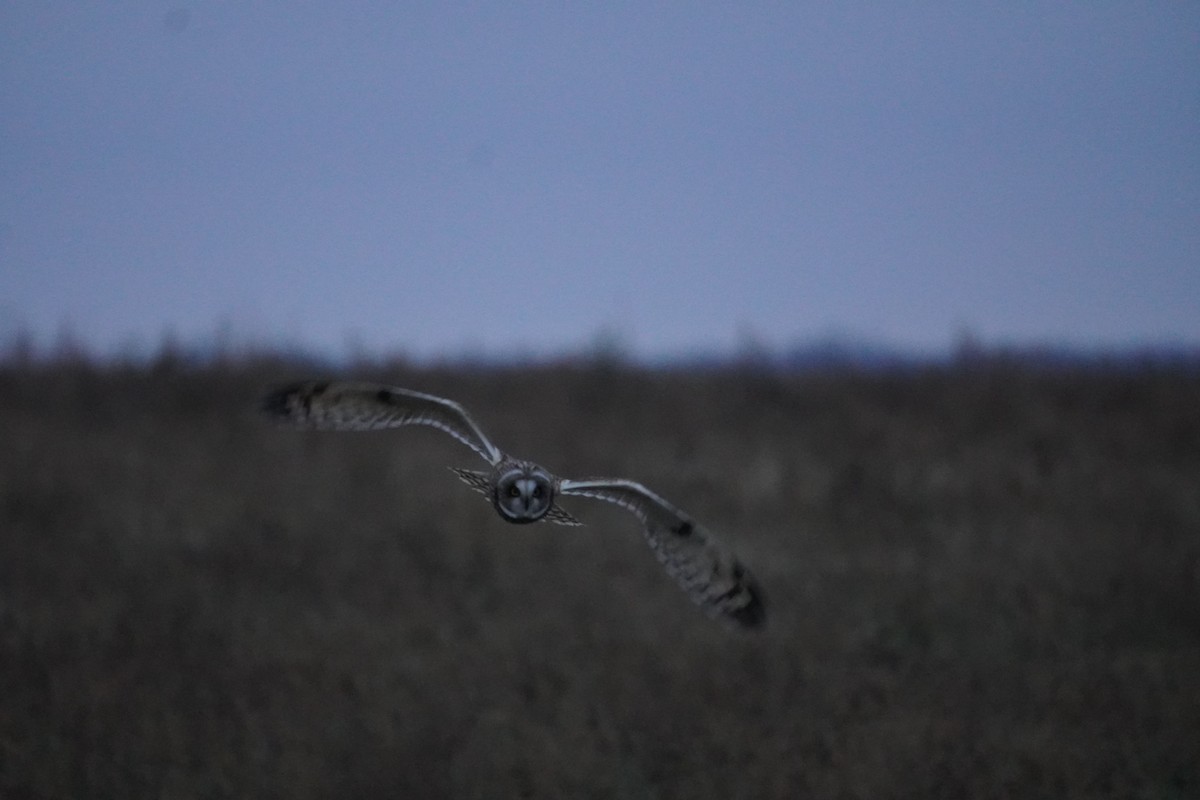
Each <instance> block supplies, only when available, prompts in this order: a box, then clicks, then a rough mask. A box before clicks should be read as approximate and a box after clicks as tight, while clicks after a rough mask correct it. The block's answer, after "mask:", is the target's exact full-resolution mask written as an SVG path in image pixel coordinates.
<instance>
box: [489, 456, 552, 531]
mask: <svg viewBox="0 0 1200 800" xmlns="http://www.w3.org/2000/svg"><path fill="white" fill-rule="evenodd" d="M495 486H496V489H495V494H494V495H493V497H492V502H493V504H494V505H495V506H496V510H497V511H499V512H500V516H502V517H504V519H505V520H506V521H508V522H515V523H526V522H537V521H538V520H539V519H541V518H542V517H544V516H546V514H547V513H548V512H549V511H550V507H551V506H552V505H553V504H554V480H553V479H552V478H551V477H550V475H549V474H548V473H547V472H546V471H545V470H544V469H542V468H541V467H539V466H536V465H533V464H526V465H521V466H518V467H513V468H512V469H510V470H508V471H507V472H505V473H504V474H502V475H501V476H500V477H499V479H497V480H496V484H495Z"/></svg>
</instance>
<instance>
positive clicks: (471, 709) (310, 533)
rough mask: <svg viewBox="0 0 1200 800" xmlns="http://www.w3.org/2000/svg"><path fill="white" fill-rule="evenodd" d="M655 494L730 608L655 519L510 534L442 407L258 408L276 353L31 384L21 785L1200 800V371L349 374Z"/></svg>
mask: <svg viewBox="0 0 1200 800" xmlns="http://www.w3.org/2000/svg"><path fill="white" fill-rule="evenodd" d="M345 373H353V374H355V375H356V376H358V377H363V378H370V379H379V380H384V381H387V382H389V383H393V384H396V385H402V386H408V387H411V388H417V389H420V390H423V391H427V392H432V393H437V394H443V395H446V396H449V397H453V398H455V399H458V400H460V401H461V402H462V403H464V404H465V405H466V406H467V407H468V408H470V409H471V410H472V411H473V413H474V414H475V415H476V417H477V418H478V419H479V420H480V422H481V424H482V425H483V426H484V428H485V429H486V430H487V431H488V432H489V434H491V435H492V436H493V437H494V438H495V440H496V441H497V442H498V443H499V444H500V445H501V446H502V447H505V448H507V449H509V450H511V451H512V452H513V453H514V454H516V455H519V456H523V457H528V458H532V459H535V460H538V461H540V462H542V463H544V464H545V465H546V466H548V467H550V468H551V469H554V470H558V471H560V472H561V473H562V474H566V475H575V476H585V475H598V474H599V475H605V474H606V475H614V476H628V477H631V478H635V479H638V480H641V481H643V482H645V483H647V484H648V485H650V486H651V487H653V488H654V489H655V490H656V491H658V492H660V493H661V494H663V495H664V496H666V497H667V498H670V499H671V500H673V501H675V502H676V503H677V504H679V505H681V506H682V507H684V508H685V509H687V510H689V511H690V512H691V513H692V514H694V515H695V516H697V517H699V518H700V519H702V520H703V521H704V522H705V523H706V524H707V525H709V526H710V527H711V528H713V529H714V530H716V531H718V532H719V533H721V534H723V536H724V539H725V540H726V541H727V543H729V544H730V545H731V546H732V547H733V548H734V549H735V550H736V551H737V552H738V553H739V554H740V555H741V556H742V558H743V559H744V560H745V561H746V562H747V563H748V564H749V565H750V566H751V568H752V569H753V570H754V571H755V572H756V573H757V574H758V575H759V577H760V579H761V581H762V583H763V584H764V586H765V588H766V590H767V596H768V601H769V604H770V605H769V608H768V625H767V628H766V629H765V631H764V632H762V633H761V634H758V635H746V634H738V633H734V632H731V631H729V630H727V629H725V628H723V627H721V626H719V625H715V624H713V623H711V622H710V621H708V620H707V619H706V618H704V617H703V616H702V615H701V614H700V613H699V612H698V611H697V610H696V609H694V608H693V607H692V606H691V604H690V603H689V602H688V601H687V599H686V598H685V597H684V595H683V594H682V593H681V592H680V591H679V590H678V589H677V588H676V586H675V585H674V584H673V583H672V582H671V581H670V580H669V579H668V578H667V577H666V576H665V575H664V574H663V573H662V571H661V569H660V568H659V567H658V565H657V563H656V562H655V560H654V559H653V558H652V557H651V556H650V554H649V552H648V551H647V549H646V546H645V544H644V542H642V541H641V538H640V536H639V534H638V532H637V528H636V524H635V521H634V520H633V519H632V518H629V517H628V516H627V515H626V514H624V513H623V512H621V511H620V510H619V509H610V508H608V507H607V506H603V505H600V504H588V503H587V502H586V501H584V502H581V503H574V504H571V506H570V509H571V511H572V512H573V513H576V514H577V515H578V516H580V517H581V518H583V519H584V520H585V521H586V522H587V523H588V524H587V526H586V527H583V528H579V529H564V528H559V527H555V526H550V525H538V526H530V527H515V526H507V525H505V524H504V523H502V522H501V521H500V520H499V519H498V518H497V517H496V516H495V514H494V512H493V511H492V510H491V509H490V508H489V507H488V505H487V504H486V503H484V502H481V501H480V499H479V498H478V497H477V496H476V495H475V494H473V493H472V492H471V491H470V489H469V488H467V487H465V486H463V485H462V484H461V483H459V482H458V481H457V480H455V479H454V477H453V476H452V475H451V474H450V473H449V472H448V471H447V470H446V469H445V466H446V465H449V464H465V465H471V463H472V460H473V459H474V456H473V455H472V454H471V453H470V452H469V451H467V450H466V449H465V448H463V447H461V446H459V445H458V444H457V443H455V442H454V441H452V440H450V439H449V438H448V437H445V436H442V435H440V434H438V433H437V432H435V431H428V430H402V431H394V432H383V433H376V434H321V433H307V432H297V431H292V430H286V429H277V428H274V427H272V426H270V425H267V424H264V423H263V422H262V420H260V419H258V418H257V416H256V414H255V413H254V409H255V404H256V402H257V399H258V397H259V395H260V394H261V393H262V392H263V390H264V389H265V388H266V387H268V386H269V385H271V384H274V383H277V382H281V381H284V380H290V379H295V378H305V377H318V376H317V375H314V374H312V365H305V364H302V363H295V362H292V363H289V362H284V361H278V360H271V359H266V358H258V359H251V360H242V361H217V362H214V363H209V364H207V365H200V366H197V365H195V364H191V363H190V362H189V361H188V359H186V358H183V357H178V356H176V357H170V354H164V355H162V356H160V357H159V358H157V359H155V360H153V361H152V362H151V363H149V364H145V365H140V366H139V365H125V366H122V365H119V364H118V365H109V366H96V365H94V364H91V363H89V362H88V361H87V359H86V358H59V359H57V360H54V361H53V362H50V363H46V362H38V361H36V360H33V359H28V358H26V359H20V358H14V359H11V360H10V361H9V363H8V364H7V366H3V367H0V697H2V698H3V700H2V702H0V796H2V797H5V798H80V797H158V798H175V797H180V798H182V797H188V798H192V797H224V796H246V797H288V798H308V797H329V796H343V797H363V796H387V797H406V798H418V797H460V798H472V797H644V798H668V797H689V798H691V797H723V798H763V797H802V796H806V797H837V798H860V797H861V798H882V797H976V798H989V797H994V798H999V797H1012V798H1034V797H1054V798H1066V797H1097V796H1115V797H1147V798H1150V797H1153V798H1173V797H1178V798H1182V797H1196V796H1200V692H1198V691H1197V679H1196V676H1197V675H1200V600H1198V599H1197V598H1198V589H1200V491H1197V487H1200V375H1198V374H1197V372H1196V371H1195V370H1191V371H1189V370H1181V369H1171V368H1155V367H1153V366H1150V367H1146V368H1141V369H1129V368H1120V369H1106V368H1103V366H1100V367H1092V368H1087V369H1072V368H1055V369H1046V368H1039V369H1030V368H1028V367H1026V366H1023V365H1022V364H1021V363H1020V361H1019V360H1016V359H1009V360H1005V359H999V360H995V361H989V362H983V363H974V362H972V363H966V362H963V363H959V364H957V365H951V366H941V367H928V368H906V369H891V370H879V371H863V372H855V371H845V370H837V369H824V370H816V371H806V372H796V373H788V372H777V371H770V370H764V369H759V368H757V366H756V362H753V361H751V360H748V361H747V362H746V363H745V364H743V365H741V366H740V367H732V368H727V369H708V370H694V371H681V370H675V371H671V370H662V371H653V370H646V369H635V368H632V367H629V366H628V365H625V364H623V363H621V361H620V360H619V359H613V358H610V359H603V360H602V361H601V363H598V364H594V365H592V366H572V365H569V364H563V365H557V366H546V367H541V368H527V369H522V370H516V369H499V368H488V369H473V370H471V369H466V368H458V369H450V368H442V369H436V368H425V369H420V370H418V369H415V368H412V367H409V366H406V365H404V364H402V363H396V364H387V365H382V364H380V365H374V366H368V367H360V368H356V369H350V370H346V371H345Z"/></svg>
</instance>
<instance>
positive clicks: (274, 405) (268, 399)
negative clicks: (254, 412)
mask: <svg viewBox="0 0 1200 800" xmlns="http://www.w3.org/2000/svg"><path fill="white" fill-rule="evenodd" d="M325 386H328V384H321V383H313V382H312V381H302V382H298V383H289V384H287V385H286V386H279V387H277V388H275V389H272V390H271V391H270V392H268V393H267V394H266V395H265V396H264V397H263V398H262V400H261V401H260V402H259V405H258V409H259V411H261V412H262V413H263V414H265V415H267V416H268V417H272V418H274V419H278V420H293V421H295V420H296V419H298V418H302V417H303V416H305V414H306V413H307V412H308V408H307V405H308V403H310V402H312V398H313V397H314V396H315V395H318V394H320V393H321V391H322V390H323V389H324V388H325ZM301 401H302V402H303V404H304V406H305V407H304V408H299V407H297V404H298V403H300V402H301Z"/></svg>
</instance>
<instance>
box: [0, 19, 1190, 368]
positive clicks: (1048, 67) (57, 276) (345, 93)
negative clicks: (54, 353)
mask: <svg viewBox="0 0 1200 800" xmlns="http://www.w3.org/2000/svg"><path fill="white" fill-rule="evenodd" d="M0 182H2V186H3V191H2V192H0V334H10V333H11V331H13V330H15V329H20V328H24V329H27V330H30V331H32V332H33V333H34V334H35V336H36V337H37V338H38V340H39V341H40V342H43V343H49V342H51V341H53V339H54V337H55V335H56V332H58V331H61V330H62V329H64V328H69V329H71V330H73V331H74V333H75V334H76V335H77V336H78V337H79V338H81V339H82V340H83V341H84V342H85V343H86V344H87V345H88V346H89V347H91V348H93V349H95V350H97V351H101V352H104V351H114V350H119V349H120V348H122V347H126V348H127V347H129V346H130V345H132V344H137V343H140V344H141V345H143V346H149V345H153V344H155V343H156V342H157V341H158V340H159V339H160V337H161V336H162V335H163V333H164V332H166V331H171V332H172V333H173V334H174V335H176V336H178V337H180V338H183V339H190V338H202V337H205V336H209V335H211V334H212V333H213V332H214V331H215V330H218V329H219V328H221V327H225V328H226V329H230V330H232V332H233V334H234V335H235V336H236V337H241V338H247V339H255V340H258V341H262V342H267V343H269V342H274V341H285V340H286V341H288V342H291V343H297V344H301V345H305V346H309V347H313V348H316V349H324V350H326V351H333V352H340V351H341V350H342V349H343V348H344V347H346V345H347V343H349V342H353V343H355V344H356V345H357V346H361V347H365V348H367V349H388V350H399V351H403V352H406V353H409V354H412V355H415V356H421V357H427V356H433V355H438V354H454V353H460V352H463V351H468V352H471V353H475V354H489V355H499V356H503V355H505V354H510V353H511V354H538V353H547V352H555V351H563V350H570V349H573V348H578V347H581V346H584V345H586V344H587V343H588V342H589V341H590V340H591V339H592V338H593V337H595V336H596V333H597V331H599V330H608V331H610V332H614V333H616V334H617V335H619V336H620V337H621V338H622V339H623V340H624V342H625V343H626V344H627V345H628V346H629V347H630V348H631V349H632V350H633V352H635V353H637V354H640V355H651V356H655V355H663V354H670V353H679V352H684V351H690V350H698V349H726V350H729V349H732V348H734V347H735V346H737V343H738V342H739V340H741V339H745V338H747V337H749V336H753V337H756V338H757V339H758V340H760V341H761V342H762V343H764V344H767V345H774V346H783V345H787V344H790V343H792V342H796V341H803V340H805V339H808V338H811V337H820V336H826V335H829V334H831V333H836V334H843V335H853V336H859V337H864V338H870V339H878V340H881V341H884V342H888V343H891V344H893V345H896V346H899V347H904V348H916V349H923V350H930V349H938V348H944V347H947V346H949V345H951V344H952V342H953V341H954V340H955V338H956V337H957V336H959V335H960V334H962V333H963V332H968V331H969V332H971V333H972V334H973V335H974V336H976V337H977V338H978V339H979V340H980V341H981V342H983V343H985V344H987V343H1008V344H1022V343H1024V344H1033V343H1043V344H1045V343H1055V344H1065V345H1084V346H1091V347H1094V346H1100V347H1108V346H1116V347H1119V346H1128V345H1138V344H1146V343H1154V342H1176V343H1185V344H1197V343H1200V4H1197V3H1194V2H1148V3H1132V2H1130V3H1107V2H1104V3H1096V2H1078V3H1071V2H1046V3H1011V2H998V3H847V2H811V3H809V2H804V3H799V2H797V3H758V4H750V5H743V4H732V3H725V4H716V3H683V2H680V3H625V2H614V3H588V4H578V5H577V6H573V5H570V4H568V5H563V4H540V3H533V4H507V3H504V4H464V3H310V2H305V3H283V2H262V3H242V2H216V0H212V2H195V3H187V4H170V3H159V2H136V3H131V2H65V1H64V2H33V1H32V0H30V1H29V2H9V3H5V4H4V5H3V7H2V8H0Z"/></svg>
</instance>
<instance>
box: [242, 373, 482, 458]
mask: <svg viewBox="0 0 1200 800" xmlns="http://www.w3.org/2000/svg"><path fill="white" fill-rule="evenodd" d="M262 409H263V411H264V412H266V413H267V414H268V415H270V416H272V417H276V418H278V419H283V420H287V421H289V422H292V423H295V424H297V425H301V426H303V427H307V428H318V429H322V430H347V431H365V430H377V429H379V428H398V427H400V426H401V425H429V426H431V427H434V428H437V429H438V430H441V431H445V432H446V433H448V434H450V435H451V436H453V437H454V438H455V439H458V440H459V441H460V442H462V443H463V444H465V445H466V446H467V447H470V448H471V449H472V450H474V451H475V452H476V453H479V455H481V456H483V458H484V459H486V460H487V461H488V462H489V463H491V464H496V463H497V462H499V461H500V459H501V458H503V454H502V453H501V452H500V450H499V448H497V447H496V445H494V444H492V443H491V441H490V440H489V439H488V438H487V437H486V436H484V435H483V431H482V430H480V429H479V426H478V425H476V424H475V420H473V419H471V415H470V414H468V413H467V412H466V409H464V408H463V407H462V406H460V405H459V404H458V403H456V402H454V401H453V400H446V399H445V398H442V397H435V396H433V395H431V394H423V393H421V392H414V391H411V390H409V389H397V388H394V387H391V386H381V385H378V384H374V383H345V382H340V381H333V382H330V381H306V382H304V383H295V384H292V385H290V386H284V387H281V388H279V389H276V390H275V391H273V392H271V393H270V394H268V395H267V396H266V397H265V398H264V399H263V404H262Z"/></svg>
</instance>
